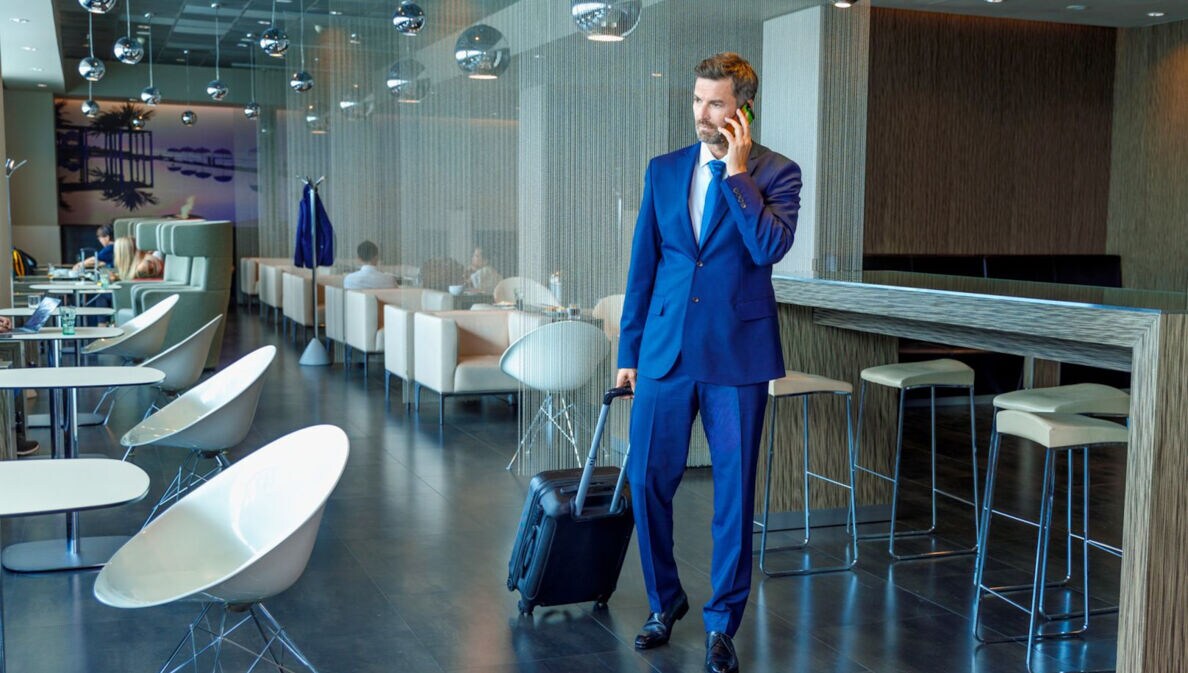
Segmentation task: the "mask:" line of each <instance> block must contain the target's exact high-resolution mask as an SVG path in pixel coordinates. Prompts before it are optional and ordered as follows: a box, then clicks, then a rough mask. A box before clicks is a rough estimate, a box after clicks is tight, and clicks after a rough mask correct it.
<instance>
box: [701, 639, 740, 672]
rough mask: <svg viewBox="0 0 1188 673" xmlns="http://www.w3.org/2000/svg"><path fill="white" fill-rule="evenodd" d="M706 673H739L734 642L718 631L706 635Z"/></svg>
mask: <svg viewBox="0 0 1188 673" xmlns="http://www.w3.org/2000/svg"><path fill="white" fill-rule="evenodd" d="M705 670H706V673H738V656H736V655H735V654H734V641H733V640H731V639H730V636H728V635H726V634H725V633H719V632H718V631H710V632H709V633H707V634H706V635H705Z"/></svg>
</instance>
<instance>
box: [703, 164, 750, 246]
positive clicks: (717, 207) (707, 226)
mask: <svg viewBox="0 0 1188 673" xmlns="http://www.w3.org/2000/svg"><path fill="white" fill-rule="evenodd" d="M758 155H759V144H758V143H756V144H754V145H752V146H751V153H750V154H748V155H747V172H748V173H751V174H752V175H754V172H755V157H757V156H758ZM694 156H696V155H694ZM689 179H690V180H692V173H690V175H689ZM722 180H723V182H725V177H723V178H722ZM712 186H713V185H711V187H712ZM718 189H725V187H723V186H722V185H721V184H719V185H718ZM729 198H734V196H733V195H732V194H725V193H723V194H721V198H719V199H718V200H717V202H716V203H715V204H714V212H713V213H705V214H703V215H702V216H701V246H700V248H699V249H701V248H705V243H706V241H708V240H709V239H710V236H713V234H714V232H715V231H717V229H718V224H719V223H720V222H721V221H722V219H723V218H725V217H726V213H727V212H728V211H729V210H730V206H729V205H728V204H727V203H726V199H729ZM692 226H693V225H692V223H690V225H689V227H690V228H692Z"/></svg>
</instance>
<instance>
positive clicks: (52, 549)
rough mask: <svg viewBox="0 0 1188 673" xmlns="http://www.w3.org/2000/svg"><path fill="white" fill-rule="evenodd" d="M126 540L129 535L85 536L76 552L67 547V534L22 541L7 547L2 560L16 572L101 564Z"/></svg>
mask: <svg viewBox="0 0 1188 673" xmlns="http://www.w3.org/2000/svg"><path fill="white" fill-rule="evenodd" d="M127 541H128V536H127V535H108V536H104V537H84V538H82V539H81V540H79V541H78V549H79V552H78V553H75V554H71V553H69V552H67V551H66V539H65V538H56V539H53V540H39V541H37V542H22V543H20V544H14V545H12V546H10V547H6V548H5V549H4V551H3V553H2V554H0V561H3V563H4V567H5V568H8V569H9V570H11V571H12V572H16V573H37V572H48V571H52V570H80V569H83V568H99V567H102V566H103V565H104V564H105V563H107V562H108V561H110V560H111V557H112V555H113V554H115V553H116V550H118V549H119V548H120V547H122V546H124V543H125V542H127Z"/></svg>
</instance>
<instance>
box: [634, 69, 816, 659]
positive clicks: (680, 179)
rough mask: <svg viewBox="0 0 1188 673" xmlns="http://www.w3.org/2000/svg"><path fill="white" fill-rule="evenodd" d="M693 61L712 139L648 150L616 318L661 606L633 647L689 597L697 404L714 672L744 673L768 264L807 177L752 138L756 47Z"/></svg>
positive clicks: (642, 517) (649, 639)
mask: <svg viewBox="0 0 1188 673" xmlns="http://www.w3.org/2000/svg"><path fill="white" fill-rule="evenodd" d="M693 74H694V75H695V77H696V79H695V80H694V84H693V96H692V103H693V105H692V107H693V121H694V123H695V125H696V130H697V138H698V140H700V141H701V142H698V143H695V144H693V145H690V146H689V147H685V148H684V149H680V150H677V151H675V152H671V153H669V154H665V155H662V156H659V157H656V158H654V159H652V161H651V162H650V163H649V164H648V170H647V173H646V174H645V176H644V189H643V200H642V203H641V204H640V208H639V219H638V220H637V221H636V225H635V237H634V240H633V241H632V245H631V266H630V269H629V271H628V273H627V292H626V298H625V300H624V303H623V318H622V323H621V330H620V340H619V367H620V369H619V373H618V377H617V383H616V385H617V386H629V387H630V388H631V389H632V390H633V391H634V393H635V402H634V404H633V405H632V408H631V429H630V436H631V449H632V450H631V457H630V458H629V459H628V460H627V468H626V469H627V481H628V482H629V483H630V484H631V504H632V510H633V512H634V515H635V529H636V531H637V532H638V541H639V552H640V557H641V560H642V563H643V577H644V586H645V587H646V589H647V595H648V603H649V605H650V606H651V614H650V615H649V616H648V619H647V621H646V622H644V625H643V628H642V629H641V630H640V633H639V635H638V636H636V638H635V647H636V649H639V650H647V649H651V648H653V647H658V646H661V645H664V644H665V643H667V642H668V640H669V637H670V636H671V635H672V629H673V626H674V624H675V623H676V621H677V620H678V619H680V618H681V617H683V616H684V615H685V613H686V612H688V610H689V600H688V597H687V596H686V594H685V591H684V589H683V588H682V586H681V580H680V577H678V575H677V563H676V556H675V554H674V552H673V527H672V526H673V497H674V496H675V494H676V490H677V486H679V485H680V483H681V477H682V476H683V475H684V472H685V463H686V461H687V459H688V454H689V437H690V433H691V431H692V426H693V419H694V418H696V417H698V415H700V417H701V422H702V425H703V427H704V428H705V435H706V439H707V440H708V442H709V450H710V461H711V463H712V465H713V483H714V489H713V500H714V517H713V525H712V526H711V531H710V532H711V534H712V535H713V541H714V546H713V556H712V559H711V561H710V576H709V580H710V587H711V590H712V591H711V593H710V597H709V600H708V601H707V602H706V603H705V605H704V606H703V607H702V610H701V617H702V621H703V622H704V624H705V632H706V641H705V649H706V653H705V670H706V671H707V672H708V673H737V672H738V670H739V665H738V656H737V655H736V654H735V651H734V640H733V638H734V634H735V632H736V631H737V630H738V627H739V623H740V622H741V621H742V615H743V610H744V609H745V608H746V604H747V597H748V596H749V595H750V591H751V565H752V563H753V561H752V559H751V537H752V531H751V528H752V521H753V520H754V511H755V464H756V458H757V455H758V452H759V440H760V436H761V435H762V434H763V413H764V410H765V408H766V404H767V385H768V382H769V381H770V380H771V379H777V378H780V377H781V376H783V375H784V358H783V352H782V350H781V346H780V326H779V322H778V321H777V318H776V298H775V291H774V290H773V289H772V285H771V269H772V265H773V264H775V263H776V262H778V261H779V260H780V259H781V258H782V257H783V256H784V255H785V254H787V252H788V250H789V249H790V248H791V247H792V239H793V236H794V234H795V232H796V220H797V215H798V213H799V210H800V186H801V177H800V168H799V167H798V166H797V165H796V163H795V162H793V161H792V160H790V159H788V158H787V157H784V156H781V155H780V154H778V153H776V152H773V151H771V150H769V149H767V148H765V147H762V146H760V145H759V144H757V143H754V142H752V140H751V126H750V119H749V118H748V113H749V111H750V107H749V106H750V105H753V104H754V103H753V99H754V98H755V94H756V91H757V89H758V87H759V78H758V76H757V75H756V74H755V70H754V69H753V68H752V67H751V65H750V64H749V63H747V61H746V60H744V59H743V58H742V57H741V56H739V55H738V54H733V53H722V54H717V55H715V56H711V57H710V58H707V59H705V60H704V61H702V62H701V63H700V64H698V65H697V67H696V68H694V70H693ZM694 576H695V577H696V576H697V573H694Z"/></svg>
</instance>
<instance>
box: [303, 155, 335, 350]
mask: <svg viewBox="0 0 1188 673" xmlns="http://www.w3.org/2000/svg"><path fill="white" fill-rule="evenodd" d="M325 179H326V176H322V177H320V178H318V179H317V180H311V179H310V178H309V176H308V175H307V176H305V177H302V178H300V180H301V182H302V183H303V184H305V185H306V186H308V187H309V192H310V193H309V246H310V256H309V260H310V283H311V285H312V287H311V288H310V292H311V301H312V302H313V328H314V333H313V339H311V340H310V342H309V344H308V345H307V346H306V347H305V352H304V353H302V354H301V359H300V360H298V363H299V364H303V365H307V366H310V367H325V366H328V365H329V364H330V356H329V354H327V353H326V347H325V346H323V345H322V341H321V339H319V338H318V209H317V203H318V185H320V184H322V181H323V180H325Z"/></svg>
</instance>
